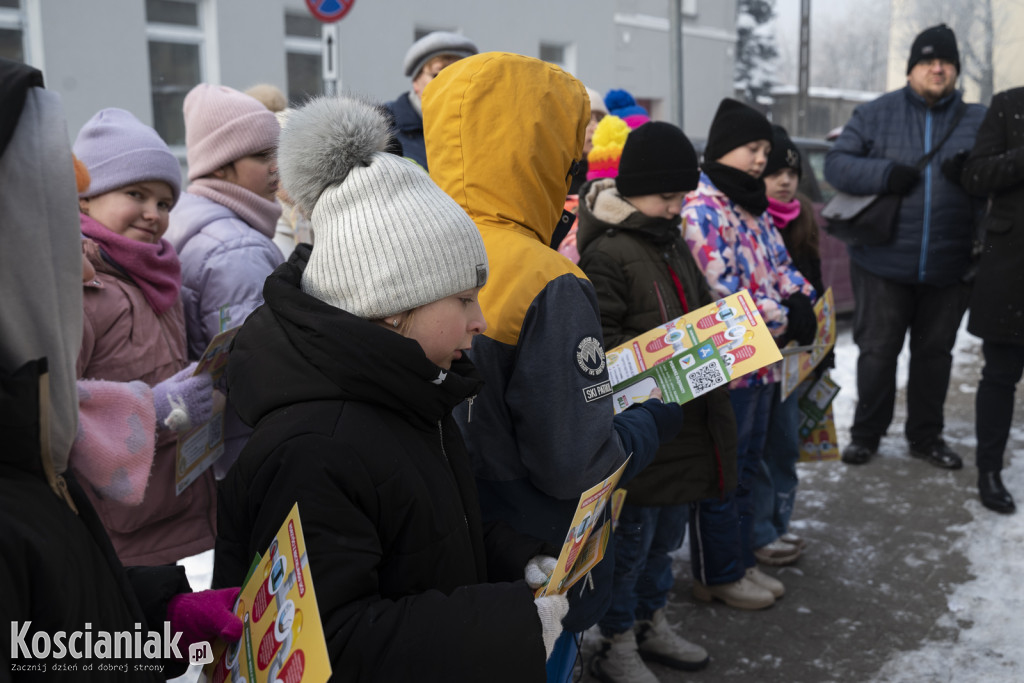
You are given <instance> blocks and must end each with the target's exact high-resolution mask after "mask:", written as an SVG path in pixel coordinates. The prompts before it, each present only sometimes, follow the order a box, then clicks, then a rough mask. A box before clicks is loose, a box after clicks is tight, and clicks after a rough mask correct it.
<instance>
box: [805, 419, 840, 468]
mask: <svg viewBox="0 0 1024 683" xmlns="http://www.w3.org/2000/svg"><path fill="white" fill-rule="evenodd" d="M829 460H839V442H838V441H837V440H836V422H835V419H834V418H833V417H832V406H831V405H830V406H829V407H828V409H827V410H826V411H825V417H823V418H822V420H821V422H819V423H818V424H817V425H815V426H814V429H812V430H811V431H810V433H809V434H808V435H807V436H805V437H801V441H800V462H826V461H829Z"/></svg>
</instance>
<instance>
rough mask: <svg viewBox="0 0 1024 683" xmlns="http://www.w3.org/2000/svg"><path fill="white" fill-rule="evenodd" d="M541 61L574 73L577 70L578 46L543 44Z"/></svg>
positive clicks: (540, 55)
mask: <svg viewBox="0 0 1024 683" xmlns="http://www.w3.org/2000/svg"><path fill="white" fill-rule="evenodd" d="M538 56H539V57H540V58H541V60H543V61H545V62H551V63H552V64H557V65H558V66H560V67H562V68H563V69H565V70H566V71H568V72H570V73H572V72H573V71H575V70H576V46H575V45H571V44H564V43H543V42H542V43H541V44H540V54H539V55H538Z"/></svg>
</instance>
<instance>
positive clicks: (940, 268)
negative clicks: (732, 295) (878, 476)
mask: <svg viewBox="0 0 1024 683" xmlns="http://www.w3.org/2000/svg"><path fill="white" fill-rule="evenodd" d="M959 72H960V55H959V52H958V50H957V44H956V36H954V34H953V31H952V30H951V29H950V28H949V27H947V26H946V25H945V24H941V25H939V26H933V27H931V28H929V29H926V30H925V31H923V32H922V33H921V34H920V35H918V36H917V38H915V40H914V44H913V46H912V48H911V51H910V59H909V61H908V63H907V85H906V87H904V88H902V89H900V90H897V91H894V92H890V93H886V94H885V95H882V96H881V97H879V98H878V99H876V100H874V101H872V102H869V103H867V104H863V105H861V106H859V107H857V109H856V110H855V111H854V113H853V117H852V118H851V119H850V121H849V123H847V124H846V126H845V127H844V128H843V132H842V134H841V135H840V136H839V139H838V140H836V143H835V146H833V148H832V150H831V151H830V152H829V153H828V156H827V158H826V160H825V177H826V178H827V179H828V181H829V182H830V183H832V185H834V186H835V187H837V188H839V189H840V190H843V191H844V192H848V193H851V194H858V195H867V194H875V193H895V194H898V195H901V196H902V197H903V200H902V203H901V205H900V212H899V220H898V222H897V226H896V229H895V231H894V235H893V238H892V240H891V241H890V242H889V243H887V244H884V245H880V246H862V247H850V249H849V251H850V260H851V262H852V263H851V277H852V280H853V289H854V296H855V299H856V302H857V309H856V312H855V314H854V331H853V335H854V341H855V342H856V343H857V346H858V347H859V349H860V356H859V358H858V361H857V394H858V401H857V410H856V414H855V416H854V421H853V427H852V428H851V430H850V436H851V443H850V444H849V445H848V446H847V447H846V448H845V449H844V450H843V461H844V462H846V463H849V464H863V463H865V462H867V461H868V460H869V459H870V458H871V456H872V455H874V454H875V452H876V451H877V450H878V443H879V440H880V439H881V437H882V436H883V435H884V434H885V432H886V430H887V429H888V427H889V424H890V422H892V417H893V407H894V404H895V398H896V361H897V357H898V356H899V353H900V350H901V349H902V348H903V340H904V338H905V337H906V334H907V331H908V330H909V331H910V353H911V358H910V377H909V381H908V384H907V422H906V427H905V434H906V437H907V440H908V441H909V443H910V454H911V455H912V456H914V457H917V458H921V459H923V460H925V461H927V462H929V463H931V464H933V465H935V466H937V467H943V468H946V469H959V468H960V467H961V466H962V463H961V460H960V457H959V456H958V455H957V454H956V453H954V452H953V451H952V450H951V449H950V448H949V446H948V445H946V443H945V442H944V441H943V439H942V428H943V404H944V403H945V398H946V389H947V387H948V385H949V372H950V367H951V365H952V355H951V351H952V348H953V344H954V342H955V340H956V332H957V329H958V328H959V326H960V319H961V318H962V317H963V314H964V310H965V309H966V306H967V299H968V294H969V284H967V283H965V282H964V275H965V274H966V272H967V270H968V266H969V265H970V260H971V245H972V239H973V236H974V233H973V228H972V224H973V222H974V215H975V210H976V208H977V207H976V205H975V204H973V203H972V200H971V198H970V197H969V195H968V194H967V192H966V191H964V189H963V188H962V187H961V186H960V184H959V176H960V169H961V167H962V165H963V161H964V160H965V158H966V156H967V151H969V150H970V149H971V147H972V146H973V143H974V137H975V135H976V134H977V131H978V127H979V126H980V125H981V121H982V119H983V118H984V116H985V107H983V106H981V105H979V104H971V105H968V104H965V103H964V102H963V100H962V95H961V93H960V92H959V91H957V90H955V88H954V86H955V83H956V78H957V76H958V75H959ZM958 117H959V118H958ZM951 127H953V128H952V133H951V134H950V136H949V138H948V139H947V140H946V141H945V143H943V144H942V146H941V147H940V148H939V149H938V151H937V152H936V154H935V155H934V156H933V157H932V158H931V160H930V162H929V163H928V165H927V166H926V167H925V168H924V169H923V170H919V169H918V168H917V167H916V165H917V163H918V161H919V160H920V159H921V158H922V157H923V156H924V155H925V154H927V153H928V152H930V151H931V150H932V149H933V147H935V146H936V145H939V144H940V143H941V142H942V140H943V137H944V136H945V135H946V133H947V131H949V130H950V128H951Z"/></svg>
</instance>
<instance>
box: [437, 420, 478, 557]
mask: <svg viewBox="0 0 1024 683" xmlns="http://www.w3.org/2000/svg"><path fill="white" fill-rule="evenodd" d="M437 435H438V437H440V440H441V454H442V455H444V459H445V462H447V463H448V470H449V471H450V472H451V473H452V482H453V483H454V484H455V492H456V493H458V494H459V502H460V503H462V521H463V522H464V523H465V525H466V533H467V534H469V517H467V516H466V503H465V501H463V500H462V492H461V491H459V480H458V479H456V478H455V468H454V467H452V459H451V458H449V457H448V451H446V450H445V448H444V427H443V426H442V425H441V420H438V421H437ZM469 540H470V544H472V542H473V538H472V534H470V539H469Z"/></svg>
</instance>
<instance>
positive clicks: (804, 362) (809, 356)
mask: <svg viewBox="0 0 1024 683" xmlns="http://www.w3.org/2000/svg"><path fill="white" fill-rule="evenodd" d="M814 313H815V315H817V317H818V332H817V334H816V335H815V337H814V344H813V346H812V347H811V350H810V351H804V352H803V353H798V354H796V355H793V356H788V355H787V356H785V358H783V360H782V389H781V390H782V394H781V395H782V400H783V401H785V400H786V399H787V398H789V396H790V395H791V394H792V393H793V392H794V391H796V388H797V387H798V386H800V383H801V382H803V381H804V380H805V379H807V377H808V376H809V375H810V374H811V372H813V371H814V368H816V367H818V364H820V363H821V361H822V360H823V359H824V358H825V356H827V355H828V352H829V351H831V350H832V347H833V346H835V344H836V306H835V301H834V299H833V297H832V288H831V287H829V288H828V289H826V290H825V294H824V295H822V297H821V298H820V299H818V303H816V304H814ZM792 344H796V342H791V345H792Z"/></svg>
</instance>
